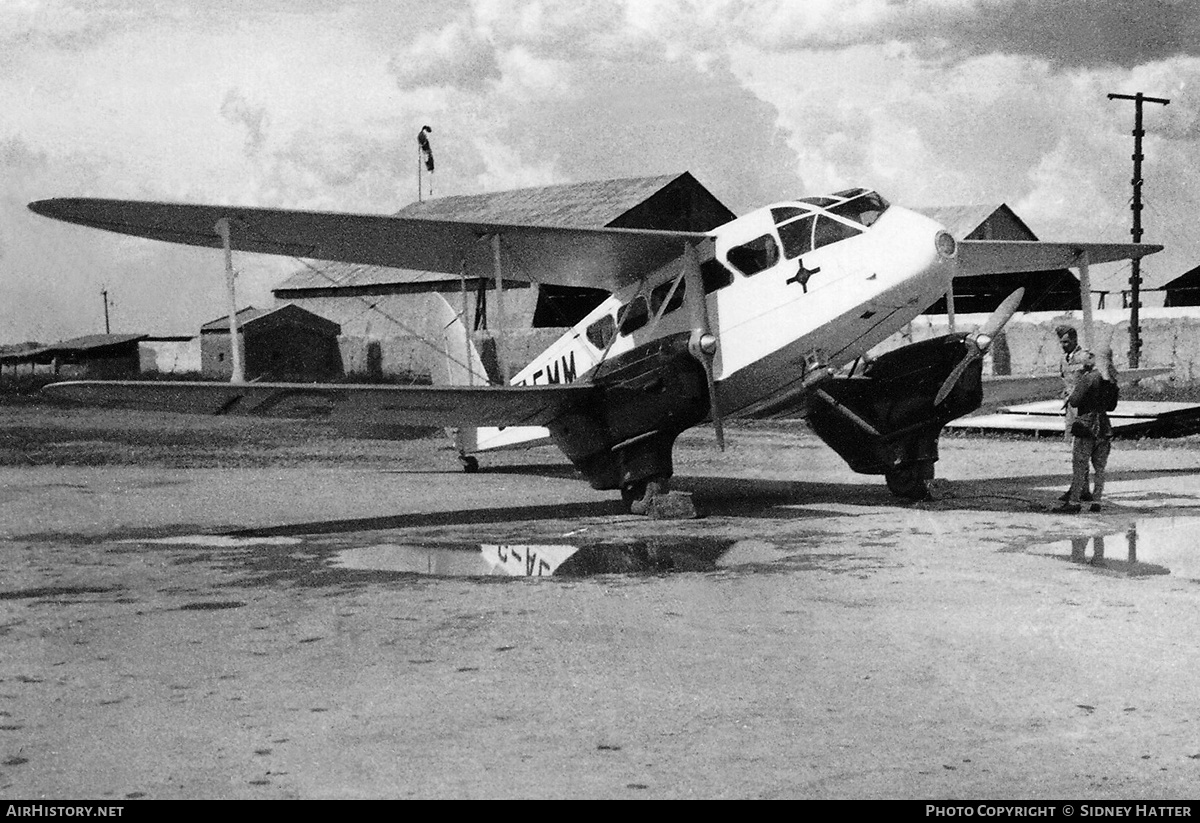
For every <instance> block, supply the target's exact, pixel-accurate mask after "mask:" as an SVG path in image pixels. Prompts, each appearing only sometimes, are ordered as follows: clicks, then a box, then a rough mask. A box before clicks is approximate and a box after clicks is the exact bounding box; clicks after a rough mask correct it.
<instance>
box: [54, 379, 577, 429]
mask: <svg viewBox="0 0 1200 823" xmlns="http://www.w3.org/2000/svg"><path fill="white" fill-rule="evenodd" d="M42 391H43V392H44V393H46V394H48V395H50V396H52V397H58V398H62V399H66V400H70V401H73V402H77V403H82V404H86V405H90V406H101V407H106V408H120V409H142V410H146V411H165V412H182V413H187V414H209V415H225V414H234V415H251V416H256V417H279V418H293V419H318V420H329V421H332V422H363V423H387V424H393V425H397V426H544V425H546V424H547V423H549V422H551V421H552V420H555V419H556V418H558V417H560V416H562V415H563V414H567V413H570V412H573V411H578V410H581V409H586V408H589V407H594V404H595V403H596V397H595V389H594V388H593V387H592V386H590V385H587V384H559V385H549V386H370V385H342V384H320V383H312V384H309V383H199V382H196V383H192V382H150V381H123V380H83V381H75V382H66V383H52V384H50V385H49V386H46V387H45V388H44V389H42Z"/></svg>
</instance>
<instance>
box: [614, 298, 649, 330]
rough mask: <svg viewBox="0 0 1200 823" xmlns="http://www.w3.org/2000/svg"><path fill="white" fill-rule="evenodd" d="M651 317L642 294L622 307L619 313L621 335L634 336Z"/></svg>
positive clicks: (618, 325)
mask: <svg viewBox="0 0 1200 823" xmlns="http://www.w3.org/2000/svg"><path fill="white" fill-rule="evenodd" d="M649 320H650V315H649V313H648V312H647V310H646V298H645V297H642V296H641V295H640V294H639V295H638V296H637V297H635V298H633V299H632V300H630V301H629V302H628V303H626V304H625V305H624V306H622V307H621V309H620V311H618V312H617V328H619V329H620V330H621V334H633V333H634V332H635V331H637V330H638V329H640V328H641V327H642V326H644V325H646V323H647V322H649Z"/></svg>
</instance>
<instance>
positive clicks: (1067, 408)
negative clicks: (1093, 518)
mask: <svg viewBox="0 0 1200 823" xmlns="http://www.w3.org/2000/svg"><path fill="white" fill-rule="evenodd" d="M1054 333H1055V334H1056V335H1057V336H1058V342H1059V344H1060V345H1061V346H1062V351H1063V354H1062V359H1060V360H1059V361H1058V373H1059V375H1061V376H1062V381H1063V387H1062V404H1063V423H1064V428H1063V439H1064V440H1065V441H1066V442H1067V443H1068V444H1073V443H1074V438H1073V437H1072V436H1071V424H1072V423H1074V422H1075V419H1076V418H1077V417H1078V416H1079V410H1078V409H1076V408H1075V407H1074V406H1072V405H1070V404H1069V403H1068V402H1067V400H1068V399H1069V398H1070V397H1071V393H1072V392H1073V391H1075V384H1076V383H1078V382H1079V375H1080V374H1081V373H1082V372H1083V359H1084V351H1083V349H1081V348H1080V347H1079V333H1078V332H1077V331H1075V327H1074V326H1067V325H1063V326H1056V327H1055V328H1054ZM1088 481H1089V471H1088V469H1087V468H1085V469H1084V474H1083V495H1082V497H1081V498H1080V499H1082V500H1084V501H1085V502H1086V501H1090V500H1091V499H1092V493H1091V486H1090V485H1089V482H1088ZM1070 494H1071V493H1070V491H1069V490H1068V491H1067V492H1066V493H1064V494H1063V495H1062V496H1061V497H1059V500H1067V499H1068V498H1069V497H1070Z"/></svg>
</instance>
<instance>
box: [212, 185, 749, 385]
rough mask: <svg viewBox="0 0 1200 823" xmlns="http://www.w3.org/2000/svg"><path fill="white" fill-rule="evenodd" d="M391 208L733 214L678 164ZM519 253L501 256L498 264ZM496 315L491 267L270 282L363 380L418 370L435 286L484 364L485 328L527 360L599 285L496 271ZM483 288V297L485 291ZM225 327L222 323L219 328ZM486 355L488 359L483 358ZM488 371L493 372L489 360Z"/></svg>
mask: <svg viewBox="0 0 1200 823" xmlns="http://www.w3.org/2000/svg"><path fill="white" fill-rule="evenodd" d="M397 214H398V216H400V217H426V218H442V219H456V220H480V221H498V222H516V223H520V222H537V223H551V224H555V225H559V226H570V227H580V228H593V227H601V226H608V227H616V228H643V229H682V230H687V231H707V230H709V229H712V228H715V227H716V226H719V225H721V224H722V223H726V222H728V221H730V220H732V219H733V218H734V217H735V215H734V213H733V212H732V211H730V210H729V209H728V208H727V207H725V206H724V205H723V204H722V203H721V202H720V201H719V200H717V198H716V197H714V196H713V195H712V193H711V192H709V191H708V189H706V188H705V187H704V186H702V185H701V184H700V183H699V182H697V180H696V178H694V177H693V176H692V175H691V174H689V173H688V172H683V173H682V174H669V175H661V176H657V177H632V178H623V179H618V180H600V181H593V182H587V183H569V184H564V185H556V186H542V187H537V188H526V189H515V190H511V191H501V192H492V193H488V194H475V195H457V196H449V197H439V198H436V199H432V200H426V201H424V202H418V203H412V204H410V205H408V206H406V207H405V208H404V209H402V210H401V211H399V212H398V213H397ZM520 269H521V261H520V260H515V259H511V258H510V257H508V256H505V257H503V258H502V270H507V271H519V270H520ZM502 287H503V290H504V294H503V305H504V317H503V318H501V317H499V316H498V308H497V304H498V303H500V301H499V300H497V299H495V297H496V293H495V292H496V284H495V280H494V272H493V271H492V270H491V269H490V268H489V269H488V270H486V271H464V272H463V274H462V276H461V277H453V276H451V277H447V276H446V275H445V274H438V273H433V272H423V271H412V270H407V269H394V268H386V267H382V266H366V265H357V264H349V263H327V264H321V265H317V264H306V265H305V267H304V268H303V269H302V270H300V271H298V272H296V273H295V274H293V275H292V276H291V277H289V278H288V279H287V280H285V281H284V282H283V283H281V284H280V285H279V286H278V287H276V288H275V289H274V296H275V299H276V300H277V301H280V302H283V301H287V302H290V303H293V304H295V305H296V306H299V307H302V308H304V309H307V310H308V311H311V312H313V313H314V314H317V315H320V316H322V317H325V318H328V319H330V320H333V321H334V322H336V323H338V324H339V325H340V326H341V329H342V332H341V334H342V336H341V338H340V340H339V343H340V346H341V353H342V361H343V363H344V364H345V371H346V372H347V373H351V374H363V375H366V376H368V377H370V378H373V379H378V378H383V377H398V378H409V379H414V378H415V379H422V378H424V377H427V376H428V374H429V362H430V359H431V356H432V355H434V354H436V352H434V351H433V350H432V349H431V348H430V346H429V345H428V344H427V343H426V342H425V340H427V339H432V338H433V337H434V335H433V334H432V333H431V332H432V330H431V329H428V328H427V321H428V318H430V317H434V316H436V312H435V311H433V309H434V306H433V304H432V303H431V302H430V301H432V300H434V299H436V298H435V297H434V295H435V294H442V295H443V296H445V297H446V298H447V299H448V300H449V301H450V303H451V305H453V306H455V307H456V308H457V307H459V306H463V307H464V309H465V313H466V322H467V325H468V327H469V328H472V329H473V330H474V338H475V343H476V345H477V346H478V347H479V350H480V352H481V354H482V356H483V357H484V360H485V363H487V364H488V365H489V366H490V367H494V365H495V362H496V360H495V336H496V333H497V331H498V330H500V329H503V333H504V340H503V343H504V348H505V353H506V357H507V358H509V359H510V360H511V362H518V361H519V362H522V363H524V362H528V361H529V360H531V359H532V358H533V357H534V356H535V355H536V354H538V353H540V352H541V351H542V350H543V349H545V348H546V346H548V345H549V344H550V343H551V342H552V341H553V340H555V339H556V338H557V337H558V336H559V335H561V334H562V332H563V330H564V329H565V328H569V327H570V326H572V325H574V324H575V323H576V322H577V321H579V320H580V319H582V318H583V317H584V315H586V314H587V313H588V312H589V311H591V309H592V308H594V307H595V306H596V305H598V304H599V303H600V301H601V300H602V299H603V297H604V295H605V292H603V291H600V290H598V289H573V288H566V287H556V286H542V285H536V284H529V283H525V282H520V281H516V280H507V279H503V280H502ZM489 294H491V295H492V299H490V300H489ZM226 333H227V332H226ZM489 361H490V362H489ZM490 370H492V373H493V374H494V373H495V371H494V369H490Z"/></svg>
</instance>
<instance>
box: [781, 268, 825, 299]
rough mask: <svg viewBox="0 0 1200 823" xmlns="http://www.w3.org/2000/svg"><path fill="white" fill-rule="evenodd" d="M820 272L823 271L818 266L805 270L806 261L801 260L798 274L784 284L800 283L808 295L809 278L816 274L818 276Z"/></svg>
mask: <svg viewBox="0 0 1200 823" xmlns="http://www.w3.org/2000/svg"><path fill="white" fill-rule="evenodd" d="M820 271H821V267H820V266H816V267H814V268H811V269H806V268H804V261H803V260H801V261H800V268H799V269H798V270H797V272H796V273H795V274H794V275H792V276H791V277H789V278H788V279H787V280H785V281H784V282H785V283H799V284H800V288H802V289H804V293H805V294H808V278H810V277H812V276H813V275H814V274H817V273H818V272H820Z"/></svg>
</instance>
